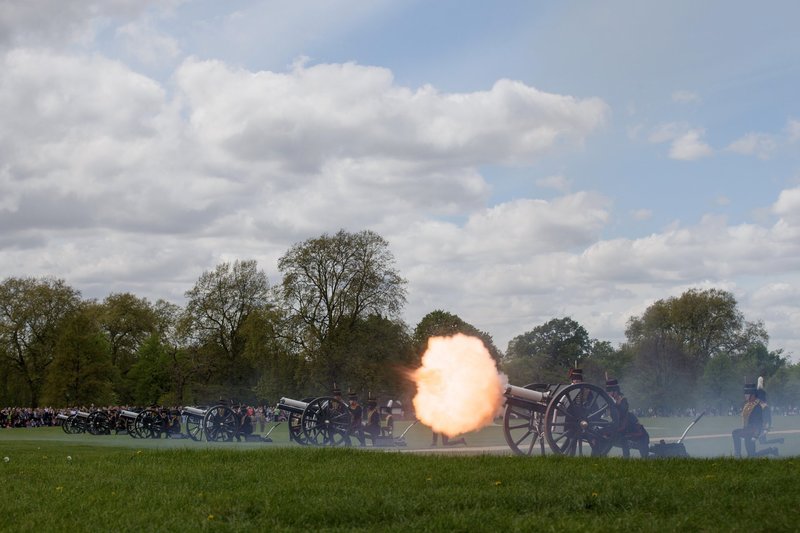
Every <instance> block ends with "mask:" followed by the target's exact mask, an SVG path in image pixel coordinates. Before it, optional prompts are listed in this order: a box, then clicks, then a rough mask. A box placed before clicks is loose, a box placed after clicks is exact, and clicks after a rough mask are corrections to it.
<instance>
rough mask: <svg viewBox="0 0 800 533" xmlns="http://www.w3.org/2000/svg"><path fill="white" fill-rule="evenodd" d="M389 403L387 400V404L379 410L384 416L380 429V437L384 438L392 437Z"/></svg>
mask: <svg viewBox="0 0 800 533" xmlns="http://www.w3.org/2000/svg"><path fill="white" fill-rule="evenodd" d="M391 403H392V401H391V400H389V404H388V405H387V406H386V407H384V408H382V409H381V410H382V411H383V412H384V414H385V415H386V419H385V420H384V426H383V427H382V428H381V435H383V436H385V437H394V415H393V414H392V408H391Z"/></svg>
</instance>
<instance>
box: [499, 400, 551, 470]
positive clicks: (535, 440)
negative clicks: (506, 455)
mask: <svg viewBox="0 0 800 533" xmlns="http://www.w3.org/2000/svg"><path fill="white" fill-rule="evenodd" d="M525 388H526V389H531V390H539V391H545V390H547V388H548V386H547V385H541V384H531V385H525ZM544 409H545V408H544V406H543V405H539V404H534V403H531V402H526V401H520V400H516V401H515V400H514V399H508V400H507V401H506V409H505V413H504V414H503V434H504V435H505V438H506V443H507V444H508V446H509V448H511V450H512V451H513V452H514V453H516V454H517V455H533V452H534V451H535V450H536V449H537V446H536V445H537V444H538V445H539V446H538V449H539V453H540V454H541V455H544Z"/></svg>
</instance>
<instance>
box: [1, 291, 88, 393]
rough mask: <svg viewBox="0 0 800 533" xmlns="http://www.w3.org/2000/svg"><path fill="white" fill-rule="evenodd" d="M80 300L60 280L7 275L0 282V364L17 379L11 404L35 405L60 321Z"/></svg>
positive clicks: (51, 356)
mask: <svg viewBox="0 0 800 533" xmlns="http://www.w3.org/2000/svg"><path fill="white" fill-rule="evenodd" d="M80 303H81V298H80V293H79V292H78V291H76V290H74V289H72V288H71V287H69V286H67V284H66V283H65V282H64V281H63V280H59V279H53V278H41V279H36V278H6V279H5V280H4V281H3V282H2V283H0V365H2V366H3V367H5V368H6V376H10V378H11V379H13V380H20V381H21V382H22V383H24V388H23V387H15V388H14V389H13V390H14V391H15V392H16V395H15V397H12V398H9V399H10V400H13V404H14V405H30V406H33V407H37V406H38V405H39V402H40V400H41V397H40V396H41V392H42V387H43V385H44V381H45V376H46V373H47V369H48V367H49V366H50V364H51V363H52V362H53V357H54V354H55V344H56V341H57V340H58V335H59V328H60V327H61V322H62V321H63V320H64V318H65V317H67V316H68V315H69V314H70V313H72V312H73V311H75V310H76V309H77V307H78V306H79V304H80Z"/></svg>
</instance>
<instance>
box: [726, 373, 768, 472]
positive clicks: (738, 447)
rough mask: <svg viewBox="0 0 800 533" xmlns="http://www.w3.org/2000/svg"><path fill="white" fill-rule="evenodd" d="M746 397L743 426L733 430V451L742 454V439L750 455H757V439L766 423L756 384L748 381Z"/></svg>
mask: <svg viewBox="0 0 800 533" xmlns="http://www.w3.org/2000/svg"><path fill="white" fill-rule="evenodd" d="M744 393H745V396H746V399H745V401H744V405H743V406H742V427H741V428H737V429H734V430H733V431H732V432H731V437H732V438H733V453H734V455H735V456H736V457H741V456H742V440H744V449H745V450H746V451H747V455H748V457H754V456H755V455H756V439H757V438H758V436H759V435H761V429H762V426H763V423H764V418H763V409H762V407H761V402H759V401H758V398H756V386H755V384H753V383H748V384H747V385H745V386H744Z"/></svg>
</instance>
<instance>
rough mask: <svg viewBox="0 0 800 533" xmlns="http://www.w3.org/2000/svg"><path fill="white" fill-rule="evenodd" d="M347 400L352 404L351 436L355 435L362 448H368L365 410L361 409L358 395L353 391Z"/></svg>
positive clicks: (348, 394)
mask: <svg viewBox="0 0 800 533" xmlns="http://www.w3.org/2000/svg"><path fill="white" fill-rule="evenodd" d="M347 399H348V400H349V402H350V414H351V416H352V419H351V422H350V434H351V435H355V437H356V438H357V439H358V443H359V444H360V445H361V446H366V445H367V444H366V441H365V440H364V426H363V425H362V422H363V417H364V409H363V408H362V407H361V404H359V403H358V394H356V393H355V392H353V391H352V390H351V391H350V392H348V393H347Z"/></svg>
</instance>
